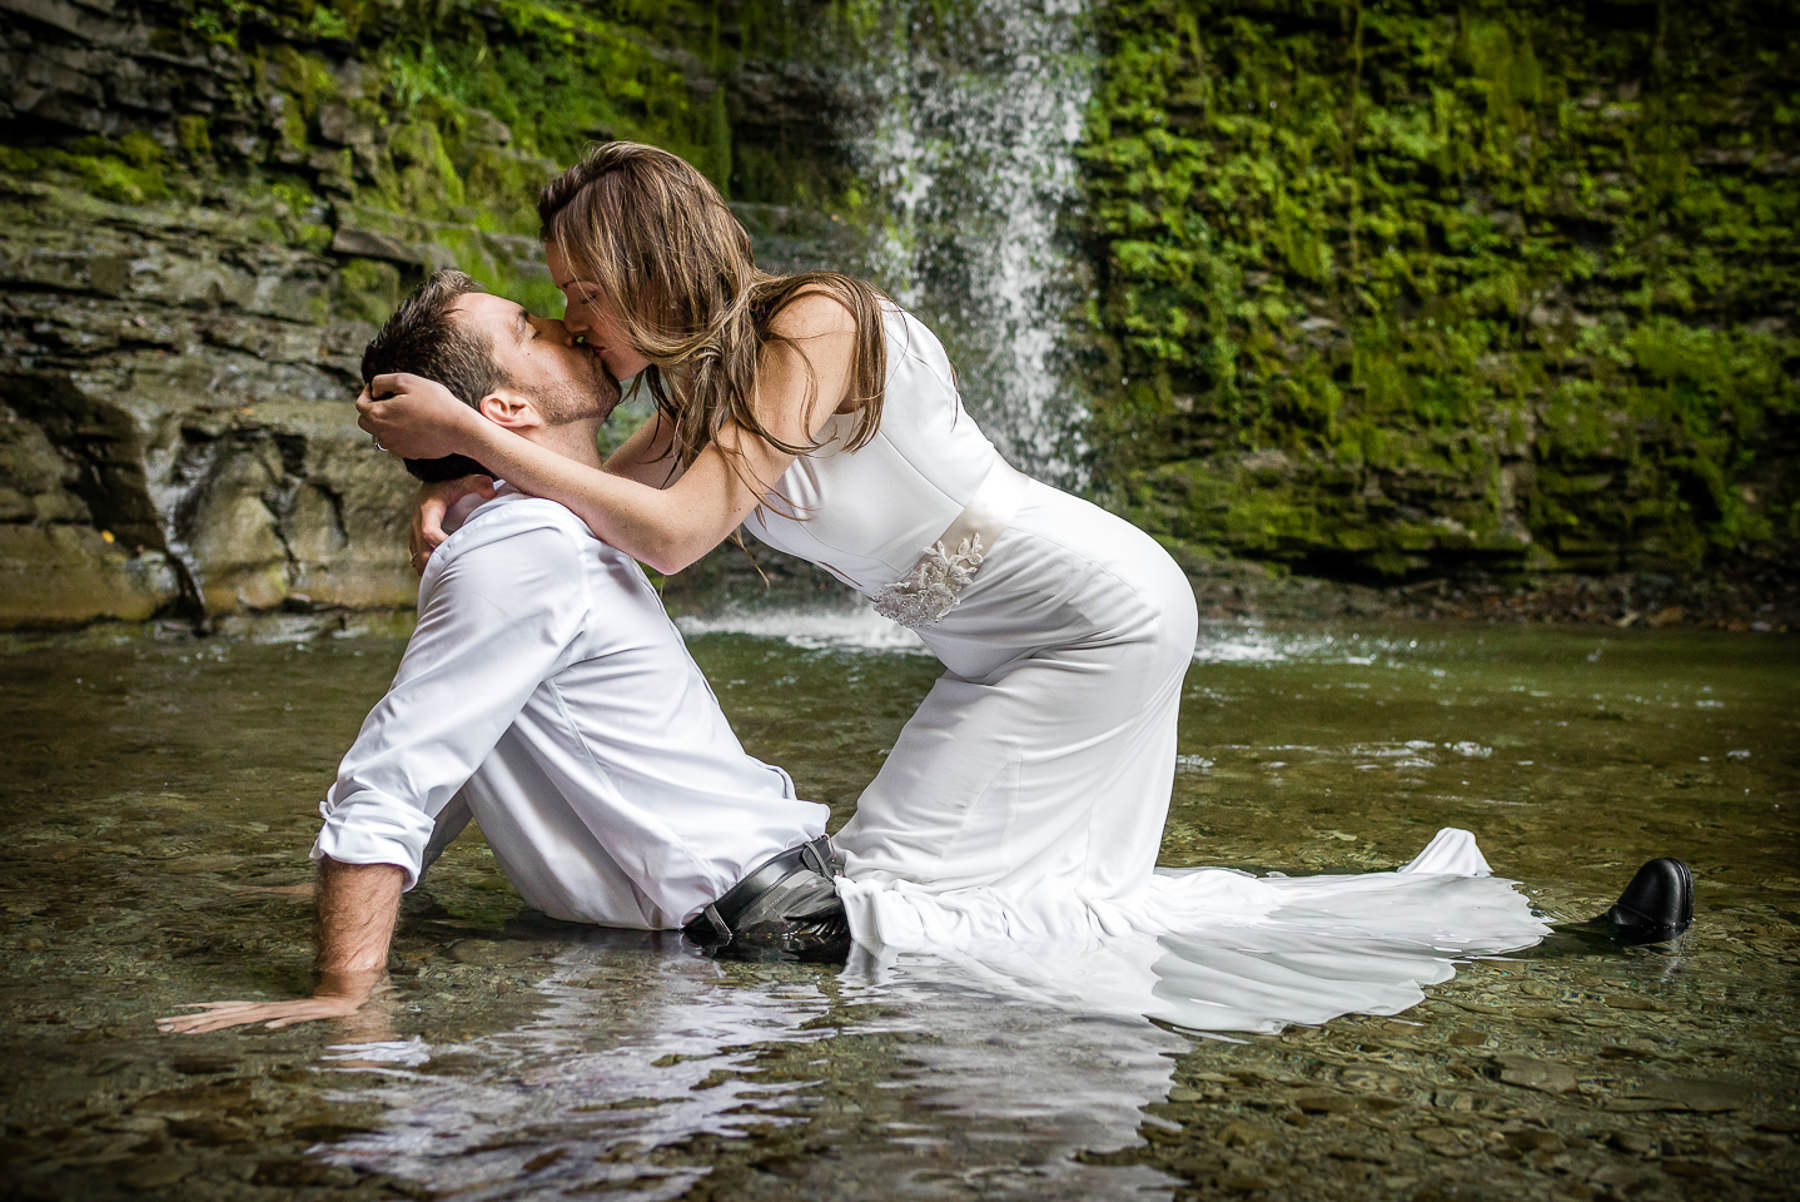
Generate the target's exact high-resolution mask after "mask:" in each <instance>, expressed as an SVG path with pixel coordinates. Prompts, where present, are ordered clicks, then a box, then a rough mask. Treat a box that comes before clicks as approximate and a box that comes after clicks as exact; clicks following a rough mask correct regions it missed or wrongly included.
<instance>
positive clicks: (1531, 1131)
mask: <svg viewBox="0 0 1800 1202" xmlns="http://www.w3.org/2000/svg"><path fill="white" fill-rule="evenodd" d="M1502 1135H1503V1138H1504V1139H1505V1140H1506V1144H1507V1146H1508V1147H1510V1148H1513V1149H1515V1150H1517V1151H1520V1152H1541V1151H1543V1150H1544V1149H1546V1148H1560V1147H1561V1146H1562V1143H1563V1140H1562V1137H1561V1136H1560V1135H1557V1134H1556V1133H1555V1132H1554V1131H1545V1130H1543V1129H1542V1128H1539V1127H1525V1128H1522V1129H1517V1130H1512V1131H1506V1132H1503V1133H1502Z"/></svg>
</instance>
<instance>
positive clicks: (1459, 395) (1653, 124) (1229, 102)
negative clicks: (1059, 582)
mask: <svg viewBox="0 0 1800 1202" xmlns="http://www.w3.org/2000/svg"><path fill="white" fill-rule="evenodd" d="M1615 18H1616V19H1614V18H1608V19H1605V20H1601V19H1599V18H1597V17H1583V16H1581V15H1580V14H1571V13H1570V11H1569V10H1567V9H1566V7H1564V6H1558V5H1552V4H1549V3H1547V2H1546V3H1528V4H1524V5H1516V4H1507V5H1502V4H1499V3H1489V2H1477V3H1473V4H1466V5H1463V6H1461V7H1460V8H1458V9H1456V10H1454V11H1451V10H1445V9H1443V8H1442V7H1441V6H1437V5H1429V4H1425V3H1406V2H1399V0H1390V2H1389V3H1384V4H1382V5H1381V6H1379V8H1376V7H1374V6H1364V5H1361V4H1358V5H1355V6H1352V7H1347V8H1337V7H1323V6H1319V5H1309V4H1306V3H1303V2H1300V0H1291V2H1287V3H1276V4H1273V5H1265V6H1255V7H1252V6H1244V5H1240V4H1234V3H1203V4H1200V5H1192V4H1185V3H1178V2H1177V0H1129V2H1125V3H1119V4H1114V5H1109V6H1106V7H1105V8H1104V9H1101V10H1099V32H1100V37H1101V42H1102V48H1103V52H1104V63H1103V67H1102V71H1101V78H1100V86H1099V88H1098V90H1097V93H1096V97H1095V101H1094V105H1093V108H1092V110H1091V111H1090V114H1089V131H1088V137H1087V139H1086V141H1085V143H1084V145H1083V147H1082V150H1081V163H1082V168H1083V175H1084V178H1085V180H1086V185H1087V190H1088V197H1089V204H1088V206H1087V213H1088V216H1087V223H1086V237H1087V239H1088V240H1089V242H1090V244H1091V245H1092V246H1094V247H1095V249H1096V253H1097V254H1098V256H1100V258H1101V259H1102V262H1103V263H1104V271H1103V274H1102V285H1103V286H1102V289H1101V292H1100V295H1099V296H1098V297H1097V298H1096V300H1095V302H1094V303H1093V304H1091V305H1090V306H1089V308H1088V315H1089V321H1090V324H1091V327H1092V333H1093V336H1094V337H1095V339H1096V340H1097V341H1098V343H1099V345H1100V347H1101V348H1102V350H1103V353H1102V354H1100V355H1098V356H1096V361H1097V362H1099V363H1100V364H1102V365H1103V374H1100V375H1098V376H1097V380H1096V384H1095V386H1094V389H1093V391H1094V392H1095V394H1096V395H1098V396H1101V397H1103V398H1107V399H1106V400H1105V402H1104V404H1103V405H1102V407H1101V409H1100V411H1099V412H1098V413H1097V414H1096V416H1095V420H1094V431H1093V438H1092V441H1093V442H1094V445H1096V446H1098V447H1099V448H1101V450H1100V454H1099V456H1098V459H1097V462H1096V465H1095V466H1096V469H1097V472H1098V474H1099V477H1100V484H1101V487H1102V489H1104V490H1107V491H1109V492H1113V493H1118V492H1121V491H1122V492H1124V493H1125V494H1126V495H1138V494H1139V490H1138V489H1137V488H1135V487H1134V485H1133V482H1134V481H1157V482H1158V486H1159V487H1161V486H1167V485H1169V477H1168V476H1167V471H1168V470H1169V469H1168V466H1167V465H1168V464H1169V463H1170V462H1171V461H1177V462H1179V461H1181V460H1183V459H1184V457H1190V456H1191V457H1193V459H1192V462H1195V463H1200V464H1206V465H1208V467H1209V469H1210V470H1212V471H1215V472H1217V473H1219V474H1221V475H1222V476H1223V477H1224V478H1225V479H1226V480H1231V479H1235V476H1234V471H1233V467H1232V465H1233V464H1235V463H1236V462H1238V461H1239V460H1240V459H1242V458H1243V457H1244V456H1246V455H1249V454H1250V452H1251V451H1252V449H1253V448H1257V447H1280V448H1285V449H1286V450H1288V451H1289V452H1291V453H1292V458H1293V459H1294V461H1295V463H1296V464H1298V465H1300V466H1299V467H1298V469H1297V474H1296V477H1295V479H1294V480H1293V481H1291V482H1290V484H1289V485H1284V486H1283V487H1282V488H1280V489H1275V490H1273V491H1272V492H1269V493H1268V494H1267V495H1264V496H1262V497H1259V498H1249V497H1238V496H1236V495H1233V497H1232V499H1231V500H1230V502H1229V503H1228V504H1227V505H1226V506H1225V507H1224V508H1223V509H1221V508H1219V507H1218V506H1217V505H1216V504H1215V503H1214V501H1213V500H1211V499H1209V500H1207V501H1206V502H1205V503H1204V504H1203V505H1201V506H1200V508H1198V509H1197V510H1196V509H1193V508H1183V507H1182V506H1181V505H1176V506H1174V507H1173V508H1171V507H1170V506H1169V505H1159V506H1145V507H1143V510H1142V513H1143V516H1144V518H1145V520H1146V521H1148V522H1150V524H1151V525H1152V527H1153V528H1154V529H1158V530H1167V531H1171V532H1178V533H1179V535H1180V537H1181V538H1183V539H1188V540H1192V541H1195V542H1198V543H1207V544H1213V545H1220V546H1225V547H1229V548H1234V549H1236V550H1238V551H1239V552H1240V553H1248V554H1255V555H1269V556H1278V557H1285V558H1287V559H1289V560H1292V561H1295V562H1301V561H1307V562H1325V561H1328V560H1331V559H1332V558H1333V557H1342V556H1344V555H1345V554H1349V556H1350V562H1351V565H1352V566H1353V567H1354V570H1357V571H1365V572H1371V573H1375V574H1391V573H1394V572H1397V571H1399V572H1411V571H1415V570H1421V568H1422V567H1423V566H1424V565H1426V564H1429V563H1432V562H1437V563H1444V564H1449V563H1456V562H1459V561H1460V559H1461V558H1464V557H1467V556H1469V555H1495V556H1501V557H1503V558H1504V557H1510V560H1508V562H1511V563H1513V564H1515V565H1519V566H1529V565H1528V564H1527V563H1526V559H1527V552H1526V550H1525V548H1527V547H1529V546H1531V545H1534V544H1533V543H1532V542H1530V541H1529V540H1528V535H1529V533H1530V532H1531V531H1536V532H1537V533H1538V534H1539V535H1541V536H1542V538H1543V539H1547V540H1551V541H1555V542H1558V543H1559V544H1560V547H1559V551H1558V553H1557V557H1556V561H1557V562H1558V563H1561V564H1563V565H1565V566H1582V564H1583V563H1584V561H1583V560H1582V558H1581V557H1582V556H1583V555H1587V556H1591V557H1593V558H1591V559H1590V560H1588V561H1585V562H1586V563H1587V565H1588V566H1613V565H1617V564H1620V563H1626V564H1629V563H1631V562H1637V561H1638V560H1641V561H1642V562H1644V563H1660V564H1663V565H1666V566H1682V565H1691V566H1699V565H1703V564H1706V563H1713V562H1722V561H1723V560H1724V559H1725V558H1728V557H1730V556H1732V555H1741V554H1745V553H1750V554H1757V555H1763V554H1776V553H1777V552H1773V551H1772V550H1758V549H1757V548H1759V547H1760V548H1769V547H1770V544H1769V542H1768V540H1770V539H1779V538H1790V539H1791V535H1786V534H1783V533H1782V532H1783V531H1791V530H1792V529H1793V528H1794V526H1795V525H1796V520H1795V516H1794V511H1793V505H1794V494H1795V491H1796V489H1795V488H1794V487H1793V486H1790V485H1787V484H1784V483H1782V482H1781V481H1782V479H1783V478H1784V477H1785V475H1787V473H1784V472H1782V470H1781V468H1780V459H1781V456H1780V453H1779V452H1778V451H1775V450H1774V449H1773V448H1775V447H1778V446H1780V445H1783V440H1784V439H1786V440H1788V441H1789V442H1791V441H1792V439H1793V438H1794V433H1793V432H1794V429H1795V425H1796V422H1797V419H1800V399H1797V396H1796V393H1797V391H1800V389H1797V388H1796V384H1795V373H1794V372H1793V371H1792V370H1791V365H1792V364H1793V363H1794V362H1795V360H1796V358H1800V343H1797V342H1796V339H1795V338H1794V336H1793V334H1792V332H1791V331H1792V324H1791V322H1792V317H1793V310H1792V306H1791V303H1785V304H1784V303H1783V302H1782V301H1781V300H1780V298H1784V297H1787V298H1791V297H1792V296H1794V295H1796V294H1800V272H1797V271H1796V266H1795V261H1794V260H1793V258H1792V256H1791V254H1787V253H1785V252H1784V251H1782V250H1780V249H1778V247H1779V246H1780V245H1782V243H1783V241H1784V240H1785V239H1789V238H1791V230H1792V228H1793V226H1794V223H1795V221H1796V220H1797V219H1800V194H1797V193H1796V192H1795V190H1794V189H1792V188H1787V189H1785V190H1783V189H1779V188H1772V187H1771V186H1770V183H1771V180H1770V179H1769V177H1766V176H1762V175H1759V174H1758V173H1757V172H1755V171H1749V172H1746V171H1744V170H1741V169H1738V168H1735V167H1731V166H1727V167H1724V168H1722V169H1711V170H1708V169H1703V168H1702V167H1700V166H1698V165H1697V164H1698V162H1699V156H1701V155H1702V154H1703V153H1704V152H1705V151H1706V149H1707V147H1708V146H1709V145H1711V146H1718V145H1720V144H1722V142H1723V143H1724V144H1730V145H1735V146H1741V147H1746V148H1750V150H1751V152H1752V155H1753V156H1754V157H1756V158H1758V159H1762V158H1766V159H1767V161H1770V162H1776V161H1791V158H1792V156H1793V155H1794V154H1795V153H1796V150H1797V149H1800V148H1797V146H1796V139H1795V137H1794V132H1793V129H1792V122H1791V121H1788V122H1784V121H1783V120H1782V118H1781V114H1782V113H1783V112H1788V111H1790V110H1791V109H1792V108H1793V105H1792V103H1791V98H1792V89H1791V86H1789V85H1787V84H1786V83H1784V82H1782V81H1784V80H1788V79H1791V78H1792V77H1793V74H1794V70H1795V68H1796V67H1800V61H1797V54H1796V49H1795V46H1794V43H1793V42H1792V41H1791V39H1787V38H1785V37H1784V36H1782V35H1781V34H1780V32H1779V30H1778V29H1777V28H1775V27H1774V26H1771V25H1770V21H1771V20H1772V15H1771V12H1770V10H1768V9H1767V8H1766V7H1762V6H1758V5H1757V4H1754V3H1728V4H1726V5H1723V6H1716V7H1715V8H1713V9H1710V10H1702V9H1700V8H1698V7H1695V6H1656V7H1652V6H1644V7H1643V8H1642V9H1641V10H1637V9H1633V10H1631V11H1629V12H1627V11H1625V10H1620V11H1619V12H1618V13H1617V14H1615ZM1776 24H1777V25H1779V22H1777V23H1776ZM1774 45H1779V46H1783V47H1785V49H1783V50H1781V51H1779V52H1773V53H1771V52H1768V51H1767V50H1766V49H1765V48H1766V47H1768V46H1774ZM1746 80H1759V81H1761V82H1760V84H1759V85H1758V88H1760V89H1761V94H1760V95H1759V96H1758V97H1757V98H1755V99H1751V98H1750V97H1749V95H1748V94H1747V93H1745V92H1744V91H1743V90H1742V89H1743V88H1744V86H1745V85H1744V81H1746ZM1753 90H1756V89H1753ZM1720 113H1730V114H1732V115H1731V116H1730V117H1729V118H1727V119H1725V120H1724V121H1723V122H1721V119H1720V117H1719V114H1720ZM1119 378H1124V379H1127V380H1128V381H1130V383H1129V384H1128V385H1127V386H1126V387H1125V388H1124V389H1119V388H1117V387H1109V386H1108V381H1116V380H1117V379H1119ZM1779 431H1786V433H1785V434H1781V433H1778V432H1779ZM1507 460H1521V461H1523V462H1526V463H1529V464H1531V465H1533V466H1534V467H1535V468H1536V469H1537V470H1535V471H1527V472H1525V473H1524V474H1523V475H1517V474H1515V475H1513V476H1510V477H1507V478H1508V479H1511V480H1514V481H1523V484H1522V485H1521V486H1520V487H1522V488H1523V490H1524V491H1523V492H1522V494H1520V495H1519V496H1517V497H1516V498H1515V499H1514V501H1513V502H1512V503H1510V507H1508V505H1506V504H1503V503H1502V498H1501V491H1502V485H1501V480H1502V477H1503V472H1502V470H1501V467H1502V463H1503V461H1507ZM1346 469H1347V470H1351V471H1354V472H1355V473H1357V474H1358V482H1357V485H1356V489H1357V490H1358V491H1360V492H1361V493H1363V494H1366V497H1367V501H1366V503H1362V504H1349V503H1346V502H1344V500H1343V497H1342V495H1341V494H1339V493H1337V492H1334V491H1333V490H1331V489H1329V488H1326V487H1324V486H1323V485H1322V483H1321V482H1322V481H1324V480H1326V479H1327V478H1328V477H1332V476H1333V475H1334V474H1335V473H1337V472H1339V471H1341V470H1346ZM1507 487H1508V488H1512V487H1513V485H1510V484H1509V485H1508V486H1507ZM1183 495H1191V490H1189V491H1188V492H1187V493H1185V494H1183ZM1409 513H1410V514H1416V515H1420V516H1416V517H1409V516H1407V515H1408V514H1409ZM1437 517H1442V518H1443V519H1444V520H1442V521H1438V520H1436V518H1437ZM1520 521H1523V522H1524V523H1525V524H1526V525H1527V526H1528V527H1529V530H1528V531H1526V533H1525V534H1521V533H1520V532H1519V528H1518V527H1517V526H1516V524H1515V523H1517V522H1520ZM1364 531H1367V535H1366V536H1365V534H1364V533H1363V532H1364ZM1509 531H1510V532H1509ZM1578 545H1579V546H1578ZM1788 545H1791V543H1790V544H1788ZM1359 548H1360V549H1359ZM1561 548H1566V549H1567V553H1566V554H1565V553H1564V550H1563V549H1561ZM1421 557H1423V558H1421ZM1433 557H1435V559H1434V558H1433ZM1634 557H1636V558H1635V559H1634ZM1532 562H1534V563H1538V564H1541V563H1543V562H1544V559H1543V557H1542V556H1538V557H1536V558H1535V559H1534V560H1533V561H1532Z"/></svg>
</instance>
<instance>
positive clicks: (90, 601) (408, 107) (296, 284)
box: [0, 0, 854, 625]
mask: <svg viewBox="0 0 1800 1202" xmlns="http://www.w3.org/2000/svg"><path fill="white" fill-rule="evenodd" d="M767 7H768V10H769V11H768V12H766V13H765V12H762V11H760V10H759V9H758V8H757V7H756V6H753V5H746V6H743V7H742V8H739V9H734V10H733V12H732V13H731V14H730V17H729V19H727V18H726V17H724V16H722V15H721V10H719V9H718V8H716V7H715V6H712V5H703V4H691V3H684V2H677V3H672V4H665V3H658V4H619V5H611V6H585V5H575V4H540V3H525V2H520V0H494V2H483V3H474V2H469V0H430V2H416V0H367V2H364V3H354V2H352V3H339V4H322V3H319V4H315V3H312V2H310V0H275V2H273V3H266V4H258V3H250V2H248V0H192V2H189V3H157V2H155V0H145V2H135V0H118V2H111V0H106V2H102V0H91V2H90V0H3V2H0V18H3V20H0V67H3V68H4V71H5V73H6V81H5V82H4V83H3V84H0V222H4V223H5V228H6V235H5V238H4V240H3V241H0V281H3V294H4V300H3V301H0V331H3V334H4V345H3V346H0V383H3V385H4V394H3V395H4V412H3V413H0V465H4V466H5V467H6V468H7V469H8V470H7V471H6V472H5V479H4V480H3V481H0V625H58V624H71V623H81V622H86V621H90V620H94V619H99V618H125V619H141V618H147V617H152V616H157V615H164V616H177V617H183V618H189V619H200V620H211V619H216V618H219V617H221V616H227V615H234V614H244V613H259V612H266V611H271V610H284V609H285V610H314V609H327V610H335V609H342V608H351V609H356V608H383V607H390V608H391V607H406V606H410V605H411V603H412V599H413V595H414V589H415V587H416V582H415V581H414V579H413V578H412V575H411V572H410V571H409V570H408V568H407V567H406V565H405V563H404V557H405V553H404V541H405V530H404V526H405V518H406V511H407V508H408V498H409V497H410V494H411V488H412V485H411V481H410V480H409V479H408V478H407V477H406V476H405V475H404V473H403V472H402V471H400V469H399V466H398V464H397V463H396V462H395V461H393V460H392V459H390V458H388V457H386V456H382V455H379V454H375V453H372V451H371V448H370V446H369V443H368V440H367V439H366V438H365V437H364V436H362V435H361V433H360V432H359V431H358V430H357V428H356V426H355V424H354V412H353V411H352V409H351V406H350V402H351V399H352V398H353V397H354V396H355V394H356V392H357V390H358V387H359V386H360V377H359V375H358V373H357V360H358V357H359V355H360V353H361V349H362V346H363V344H364V343H365V342H366V341H367V340H368V338H369V337H370V336H371V335H372V334H373V332H374V328H375V323H377V322H379V321H380V320H381V319H382V318H384V317H385V316H386V314H387V313H388V312H389V311H390V310H391V308H392V307H393V305H394V304H395V303H396V302H397V301H398V300H399V298H400V297H401V296H402V295H404V293H405V292H406V290H407V289H409V288H410V287H411V286H412V285H413V284H414V283H416V282H417V281H418V280H419V279H421V278H422V277H423V275H424V273H425V272H426V271H428V270H429V269H431V268H432V267H435V266H442V265H449V264H456V265H458V266H461V267H463V268H464V269H465V270H468V271H470V272H471V273H472V274H473V275H475V276H476V277H478V278H480V279H481V280H483V282H485V283H486V284H487V285H488V286H489V287H490V288H492V289H494V290H496V291H499V292H502V293H505V294H507V295H509V296H512V297H514V298H516V299H518V300H520V301H521V302H523V303H526V304H528V305H534V306H546V307H549V308H550V311H555V312H559V311H560V309H559V308H558V307H557V306H559V305H560V298H559V297H558V295H557V293H556V290H555V289H554V288H553V287H552V286H551V284H550V281H549V279H548V276H547V274H546V273H545V272H544V269H543V268H542V266H541V263H540V261H539V260H540V252H539V249H538V247H537V243H536V237H535V235H536V213H535V200H536V192H537V187H538V185H539V184H541V183H542V182H543V180H544V179H546V178H548V176H549V175H551V174H552V173H554V172H555V171H556V170H559V169H560V168H561V166H563V165H566V164H567V163H568V162H570V161H572V160H573V159H574V158H575V157H576V156H577V155H578V154H579V152H580V148H581V147H582V146H583V145H584V144H585V143H587V142H588V141H590V140H594V139H601V138H609V137H628V138H636V139H641V140H645V141H650V142H655V143H657V144H660V145H663V146H667V147H669V148H671V149H673V150H676V151H678V152H680V153H682V154H684V155H686V156H688V157H689V158H690V159H691V160H692V161H694V162H695V163H697V164H698V165H700V166H701V167H702V168H703V169H704V170H706V171H707V172H709V174H711V175H712V177H713V178H714V179H715V180H716V181H717V182H718V183H719V184H720V185H721V186H722V187H723V188H724V189H726V191H727V193H728V194H730V195H733V196H734V197H735V198H739V199H741V200H743V202H744V203H742V204H741V205H740V206H739V211H740V214H741V215H742V217H743V218H744V220H745V222H746V224H747V225H748V226H749V227H750V228H751V229H752V231H753V232H754V234H755V236H756V238H757V240H758V243H759V248H760V251H761V253H762V255H763V257H764V258H765V259H766V260H768V261H769V262H771V263H772V264H773V265H775V266H777V267H784V266H785V267H790V268H791V267H795V266H801V265H805V266H815V265H820V264H823V263H831V262H840V261H842V260H843V258H844V257H845V256H846V255H853V252H854V246H853V245H851V243H853V242H854V238H852V237H850V235H849V233H848V231H847V229H846V227H845V226H844V224H843V223H842V222H833V221H831V220H829V219H828V218H826V217H825V216H823V214H824V213H825V211H826V210H827V209H831V208H834V207H838V206H834V205H833V203H832V199H833V197H835V196H836V195H837V193H838V192H839V191H841V190H842V189H843V188H844V187H845V186H846V181H847V180H848V178H849V174H848V172H849V167H848V164H847V160H846V158H845V155H844V152H843V150H842V148H841V147H839V146H838V145H836V144H835V143H834V142H833V141H832V140H831V139H829V138H826V137H821V136H819V134H818V133H817V129H818V126H819V122H820V118H821V114H829V113H830V112H831V111H832V110H833V109H834V108H835V107H836V106H838V105H839V104H840V103H841V102H842V97H841V96H839V95H835V94H833V93H832V92H831V91H830V88H831V87H832V86H834V85H832V84H831V81H830V80H828V79H826V78H825V77H824V76H822V75H820V74H818V73H816V72H809V71H808V70H806V69H804V68H801V67H796V66H794V65H792V64H790V63H789V62H788V61H787V60H786V59H785V58H784V57H783V54H784V44H785V42H786V41H788V40H791V38H792V35H793V33H794V30H793V28H792V25H791V23H792V22H793V21H794V20H796V19H797V18H796V14H795V13H793V12H791V11H790V9H789V6H786V5H769V6H767ZM818 16H819V19H820V21H821V22H823V25H819V24H817V23H815V24H814V25H812V26H809V33H808V37H809V38H813V39H816V38H817V37H819V36H825V35H829V34H830V33H831V31H832V29H834V28H835V26H833V25H831V22H832V21H833V20H836V18H834V17H833V16H832V13H831V10H829V9H826V8H821V10H820V13H819V14H818ZM746 31H748V37H747V36H746ZM821 31H822V32H821ZM734 114H736V116H733V115H734ZM827 124H829V123H827ZM846 238H849V242H848V243H846V241H845V240H846ZM751 571H752V570H751V568H750V567H749V565H748V564H747V563H746V562H745V561H744V560H743V558H742V556H741V554H740V553H739V552H737V551H736V550H731V551H729V552H728V553H724V554H721V555H720V556H718V557H717V558H716V561H715V562H714V563H713V565H712V566H711V567H709V568H707V569H704V570H703V571H702V572H700V573H699V575H701V576H705V577H708V578H717V577H718V576H720V575H721V574H723V575H726V576H732V575H748V574H751Z"/></svg>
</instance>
